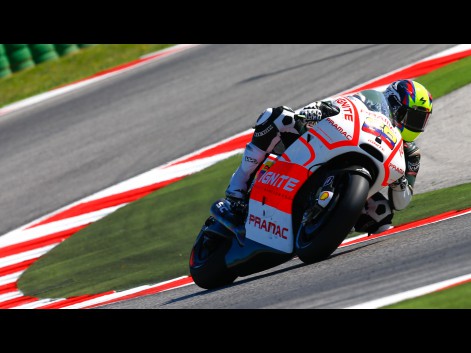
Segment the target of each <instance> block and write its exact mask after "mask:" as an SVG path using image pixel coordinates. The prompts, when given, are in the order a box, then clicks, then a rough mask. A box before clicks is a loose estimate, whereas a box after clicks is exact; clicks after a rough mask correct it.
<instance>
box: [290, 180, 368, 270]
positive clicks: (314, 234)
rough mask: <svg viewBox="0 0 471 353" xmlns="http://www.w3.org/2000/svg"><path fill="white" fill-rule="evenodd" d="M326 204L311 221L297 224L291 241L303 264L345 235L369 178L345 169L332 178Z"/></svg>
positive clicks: (325, 253)
mask: <svg viewBox="0 0 471 353" xmlns="http://www.w3.org/2000/svg"><path fill="white" fill-rule="evenodd" d="M335 184H336V185H335V193H334V197H333V199H332V200H331V202H330V204H329V205H328V207H326V209H325V210H324V211H323V212H321V213H320V214H319V215H318V216H317V217H315V219H313V220H312V222H307V223H305V224H301V225H300V227H299V231H298V233H297V236H296V241H295V251H296V254H297V255H298V257H299V259H300V260H301V261H302V262H304V263H307V264H310V263H314V262H318V261H322V260H324V259H326V258H327V257H329V256H330V255H331V254H332V253H333V252H334V251H335V250H336V249H337V248H338V246H339V245H340V244H341V243H342V241H343V240H344V239H345V238H346V237H347V236H348V233H349V232H350V230H351V229H352V228H353V226H354V225H355V223H356V221H357V219H358V217H359V216H360V214H361V211H362V209H363V207H364V205H365V202H366V198H367V196H368V191H369V187H370V185H369V181H368V179H366V177H365V176H363V175H361V174H356V173H345V174H344V175H343V176H342V177H341V178H337V180H336V182H335Z"/></svg>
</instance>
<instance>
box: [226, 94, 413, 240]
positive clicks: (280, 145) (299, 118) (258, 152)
mask: <svg viewBox="0 0 471 353" xmlns="http://www.w3.org/2000/svg"><path fill="white" fill-rule="evenodd" d="M338 113H339V108H338V107H337V106H336V105H335V103H334V101H331V100H325V101H318V102H315V103H312V104H310V105H308V106H306V107H304V108H303V109H301V111H300V113H299V114H296V113H295V112H294V110H293V109H291V108H290V107H287V106H279V107H275V108H268V109H266V110H265V111H264V112H263V113H262V114H260V116H259V117H258V119H257V121H256V123H255V126H254V127H253V128H254V133H253V136H252V140H251V141H250V142H249V143H248V144H247V145H246V148H245V150H244V153H243V155H242V160H241V163H240V165H239V167H238V168H237V169H236V171H235V172H234V173H233V175H232V177H231V180H230V182H229V185H228V187H227V189H226V199H227V200H228V201H229V203H230V204H231V209H232V211H233V212H235V213H243V212H245V210H246V206H247V190H248V188H249V186H250V184H251V182H252V180H253V178H254V177H255V175H256V172H257V171H258V168H259V167H260V165H261V164H262V162H263V161H264V160H265V158H266V156H267V155H268V154H270V153H276V154H282V153H283V151H284V149H286V148H288V147H289V146H290V145H291V144H292V143H293V142H294V141H296V140H297V138H298V137H299V136H300V135H302V134H303V133H304V132H306V131H307V129H308V128H309V126H308V125H309V124H315V123H317V122H319V121H320V120H322V119H324V118H327V117H330V116H333V115H336V114H338ZM404 155H405V159H406V172H405V175H404V176H403V177H402V178H400V179H399V180H398V181H396V182H394V183H392V184H390V185H389V187H388V199H389V200H388V199H387V198H386V197H385V196H384V195H383V194H382V193H381V192H378V193H376V194H374V195H373V196H372V197H371V198H369V199H368V200H367V202H366V204H365V207H364V209H363V211H362V214H361V216H360V217H359V219H358V221H357V223H356V225H355V229H354V230H355V231H358V232H367V233H369V234H373V233H379V232H382V231H384V230H386V229H388V228H389V227H390V226H391V222H392V218H393V210H402V209H404V208H406V207H407V205H408V204H409V202H410V201H411V198H412V194H413V186H414V183H415V178H416V176H417V172H418V170H419V166H420V150H419V148H418V147H417V146H416V144H415V143H414V142H409V143H406V142H405V143H404Z"/></svg>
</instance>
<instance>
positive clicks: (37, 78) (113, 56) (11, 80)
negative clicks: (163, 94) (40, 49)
mask: <svg viewBox="0 0 471 353" xmlns="http://www.w3.org/2000/svg"><path fill="white" fill-rule="evenodd" d="M172 45H174V44H98V45H94V46H91V47H87V48H84V49H82V50H80V51H79V52H77V53H74V54H71V55H69V56H64V57H61V58H60V59H59V60H58V61H47V62H43V63H41V64H39V65H36V66H34V67H32V68H30V69H26V70H22V71H18V72H15V73H14V74H13V75H11V76H9V77H4V78H0V107H3V106H5V105H8V104H10V103H14V102H16V101H19V100H22V99H24V98H28V97H31V96H34V95H36V94H39V93H44V92H47V91H49V90H51V89H54V88H57V87H60V86H63V85H65V84H68V83H71V82H75V81H78V80H80V79H83V78H86V77H89V76H92V75H94V74H96V73H98V72H100V71H103V70H106V69H110V68H113V67H115V66H118V65H121V64H125V63H128V62H130V61H133V60H137V59H139V57H140V56H142V55H145V54H149V53H152V52H155V51H158V50H161V49H164V48H167V47H170V46H172Z"/></svg>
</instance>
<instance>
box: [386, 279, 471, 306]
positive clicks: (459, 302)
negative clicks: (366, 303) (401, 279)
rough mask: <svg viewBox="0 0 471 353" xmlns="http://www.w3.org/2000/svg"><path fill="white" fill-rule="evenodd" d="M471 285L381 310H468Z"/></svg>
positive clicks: (435, 293) (464, 285)
mask: <svg viewBox="0 0 471 353" xmlns="http://www.w3.org/2000/svg"><path fill="white" fill-rule="evenodd" d="M470 298H471V283H466V284H462V285H459V286H456V287H452V288H450V289H446V290H441V291H438V292H434V293H430V294H427V295H423V296H421V297H418V298H413V299H408V300H403V301H402V302H400V303H397V304H392V305H388V306H385V307H383V308H382V309H417V308H420V309H470V308H471V305H470Z"/></svg>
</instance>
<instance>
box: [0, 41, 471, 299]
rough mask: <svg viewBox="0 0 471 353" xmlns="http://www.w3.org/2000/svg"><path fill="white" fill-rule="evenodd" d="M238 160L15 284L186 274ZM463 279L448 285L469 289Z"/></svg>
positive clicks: (454, 205)
mask: <svg viewBox="0 0 471 353" xmlns="http://www.w3.org/2000/svg"><path fill="white" fill-rule="evenodd" d="M92 48H93V47H92ZM92 48H90V49H87V50H91V49H92ZM152 50H154V49H152ZM142 54H144V53H141V54H139V55H142ZM104 57H107V55H104ZM97 65H98V64H97ZM470 73H471V58H467V59H463V60H461V61H459V62H457V63H454V64H451V65H450V66H448V67H445V68H442V69H439V70H437V71H435V72H432V73H430V74H428V75H426V76H422V77H420V78H418V79H417V81H418V82H421V83H423V84H424V85H425V86H426V87H427V88H429V90H430V91H431V93H432V95H433V96H434V98H435V99H436V98H439V97H440V96H441V95H443V94H447V93H449V92H451V91H452V90H454V89H457V88H460V87H462V86H464V85H467V84H468V83H469V82H471V74H470ZM25 75H26V73H25ZM450 82H452V84H450ZM0 83H1V81H0ZM36 89H37V90H40V89H39V88H36ZM239 161H240V155H238V156H234V157H231V158H229V159H227V160H224V161H222V162H220V163H218V164H216V165H214V166H212V167H210V168H208V169H206V170H203V171H202V172H199V173H196V174H194V175H191V176H188V177H186V178H184V179H183V180H180V181H179V182H176V183H174V184H171V185H169V186H167V187H165V188H163V189H160V190H157V191H155V192H153V193H152V194H149V195H148V196H146V197H144V198H142V199H140V200H138V201H136V202H133V203H132V204H129V205H127V206H125V207H122V208H120V209H118V210H117V211H116V212H114V213H112V214H110V215H109V216H107V217H105V218H103V219H102V220H100V221H98V222H95V223H93V224H91V225H89V226H88V227H86V228H84V229H83V230H81V231H79V232H77V233H76V234H74V235H73V236H71V237H70V238H68V239H67V241H65V242H63V243H61V244H60V245H58V246H56V247H55V248H53V249H52V250H51V251H50V252H48V253H47V254H45V255H44V256H42V257H41V258H40V259H39V260H37V261H36V262H35V263H34V264H33V265H32V266H30V267H29V268H28V269H27V270H26V271H25V273H24V274H23V275H22V276H21V277H20V279H19V280H18V283H17V284H18V288H19V289H20V290H21V291H22V292H23V293H24V295H29V296H34V297H38V298H64V297H71V296H78V295H84V294H94V293H103V292H106V291H109V290H117V291H121V290H126V289H130V288H135V287H137V286H141V285H148V284H154V283H158V282H161V281H164V280H169V279H172V278H175V277H178V276H182V275H188V274H189V271H188V257H189V253H190V250H191V246H192V244H193V241H194V239H195V237H196V235H197V233H198V232H199V230H200V228H201V225H202V223H203V221H204V220H205V218H206V217H207V216H208V214H209V206H210V205H211V203H212V202H213V201H214V200H215V199H217V198H219V197H221V196H223V195H224V190H225V188H226V187H227V183H228V181H229V178H230V176H231V175H232V173H233V171H234V170H235V168H236V167H237V165H238V164H239ZM470 194H471V184H464V185H459V186H456V187H452V188H448V189H444V190H438V191H432V192H429V193H424V194H418V195H415V196H414V199H413V201H412V203H411V205H410V206H409V208H408V209H407V211H401V212H397V213H396V216H395V218H394V224H395V225H399V224H403V223H407V222H410V221H413V220H417V219H422V218H425V217H428V216H431V215H435V214H439V213H442V212H445V211H450V210H459V209H464V208H469V207H471V200H470V199H469V198H465V197H464V195H470ZM467 287H468V286H461V287H457V288H456V289H453V291H454V290H458V289H459V290H463V291H465V290H468V291H469V289H466V288H467ZM449 291H451V290H449ZM449 291H444V292H442V293H448V292H449ZM437 294H439V293H435V294H432V295H434V296H435V295H437ZM453 295H454V294H453ZM461 295H462V296H463V298H461ZM458 296H459V297H460V298H461V299H462V302H460V303H459V305H460V306H461V307H466V308H471V296H470V295H469V293H467V292H462V293H459V294H458ZM428 297H429V296H425V297H423V298H417V299H412V300H410V301H407V302H405V303H404V304H402V303H399V304H396V305H394V307H395V308H401V307H403V305H407V306H409V305H412V307H424V306H426V305H433V307H440V305H444V304H436V303H435V302H432V301H431V302H421V301H419V300H425V299H426V298H428ZM461 299H460V300H461ZM434 300H435V299H434Z"/></svg>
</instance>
